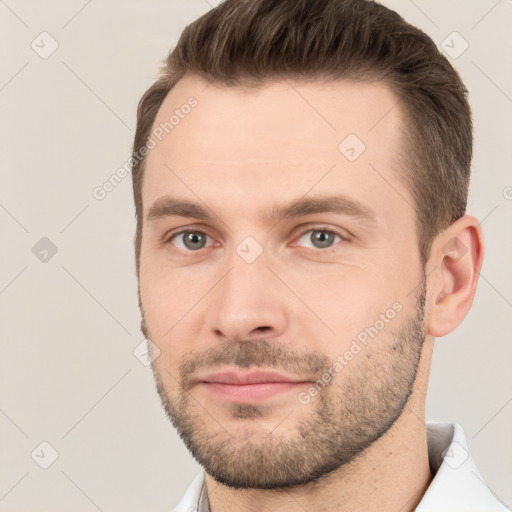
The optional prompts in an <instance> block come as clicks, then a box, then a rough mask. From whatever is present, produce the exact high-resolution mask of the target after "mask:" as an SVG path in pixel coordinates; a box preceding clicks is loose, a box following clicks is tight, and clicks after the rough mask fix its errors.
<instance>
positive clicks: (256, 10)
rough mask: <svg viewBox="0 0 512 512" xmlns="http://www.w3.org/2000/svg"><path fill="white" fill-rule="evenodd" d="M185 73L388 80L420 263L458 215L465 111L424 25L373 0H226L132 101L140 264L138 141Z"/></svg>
mask: <svg viewBox="0 0 512 512" xmlns="http://www.w3.org/2000/svg"><path fill="white" fill-rule="evenodd" d="M184 76H197V77H199V78H202V79H204V80H206V81H208V82H215V83H218V84H222V85H225V86H228V87H236V86H246V87H247V86H252V87H258V86H261V85H263V84H264V83H265V82H266V81H269V80H271V79H279V78H283V79H286V78H292V79H293V78H295V79H302V80H336V79H350V80H354V79H355V80H372V81H382V82H384V83H387V84H388V85H389V86H390V87H391V89H392V90H393V92H394V93H395V94H396V96H397V98H398V100H399V101H400V104H401V106H402V109H403V112H404V114H405V116H406V121H407V130H406V131H405V130H404V132H405V133H406V136H405V137H404V141H403V146H404V147H403V156H402V159H401V167H403V169H402V171H403V172H402V173H401V176H402V177H403V178H404V179H405V180H406V183H407V185H408V187H409V190H410V191H411V193H412V196H413V199H414V202H415V208H416V215H417V233H418V239H419V251H420V256H421V259H422V262H423V263H425V262H426V261H427V259H428V256H429V253H430V247H431V244H432V241H433V239H434V238H435V236H436V235H437V234H438V233H439V232H440V231H442V230H443V229H445V228H446V227H448V226H449V225H450V224H451V223H452V222H454V221H455V220H457V219H458V218H460V217H461V216H462V215H464V212H465V209H466V202H467V194H468V186H469V176H470V166H471V157H472V143H473V140H472V121H471V111H470V108H469V105H468V102H467V99H466V94H465V92H466V91H465V88H464V85H463V83H462V81H461V79H460V77H459V75H458V74H457V72H456V71H455V70H454V68H453V67H452V66H451V64H450V63H449V62H448V60H447V59H446V58H445V57H444V56H443V55H442V54H441V53H440V52H439V50H438V49H437V47H436V45H435V43H434V42H433V41H432V40H431V39H430V38H429V37H428V36H427V35H426V34H425V33H424V32H422V31H421V30H419V29H418V28H416V27H413V26H412V25H410V24H408V23H407V22H406V21H405V20H404V19H403V18H401V17H400V16H399V15H398V14H397V13H396V12H394V11H392V10H391V9H388V8H387V7H384V6H383V5H380V4H378V3H376V2H373V1H370V0H225V1H223V2H222V3H220V4H219V5H218V6H217V7H215V8H213V9H211V10H210V11H209V12H208V13H206V14H205V15H203V16H201V17H200V18H198V19H197V20H196V21H194V22H193V23H191V24H190V25H188V26H187V27H186V28H185V30H184V31H183V33H182V34H181V37H180V39H179V41H178V44H177V45H176V47H175V48H174V50H173V51H171V52H170V53H169V55H168V57H167V58H166V60H165V64H164V66H163V67H162V70H161V74H160V77H159V78H158V79H157V80H156V82H155V83H154V84H153V85H152V86H151V87H150V88H149V89H148V90H147V91H146V93H145V94H144V95H143V97H142V98H141V100H140V102H139V106H138V111H137V130H136V133H135V140H134V145H133V154H134V157H135V156H137V158H134V159H133V160H132V161H133V162H134V164H133V167H132V173H133V191H134V198H135V208H136V215H137V232H136V235H135V250H136V260H137V272H138V270H139V259H140V245H141V240H142V212H143V209H142V181H143V175H144V162H145V159H144V158H141V157H140V156H139V155H140V153H139V151H140V148H141V147H143V146H144V144H145V143H146V140H147V138H148V136H149V135H150V133H151V130H152V125H153V122H154V120H155V118H156V115H157V112H158V110H159V108H160V106H161V105H162V103H163V101H164V99H165V97H166V96H167V94H168V93H169V91H170V90H171V89H172V88H173V87H174V86H175V85H176V83H177V82H178V81H179V80H180V79H181V78H183V77H184Z"/></svg>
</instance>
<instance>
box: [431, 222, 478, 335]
mask: <svg viewBox="0 0 512 512" xmlns="http://www.w3.org/2000/svg"><path fill="white" fill-rule="evenodd" d="M483 258H484V245H483V234H482V227H481V225H480V222H479V221H478V220H477V219H475V218H474V217H471V216H470V215H464V217H461V218H460V219H458V220H457V221H455V222H454V223H453V224H451V225H450V226H449V227H448V228H447V229H446V230H445V231H443V232H442V233H440V234H439V235H438V236H437V237H436V238H435V240H434V242H433V244H432V248H431V252H430V257H429V260H428V265H427V269H428V275H429V277H428V285H427V297H428V299H427V300H428V305H427V310H428V313H427V319H428V320H427V326H426V327H427V333H428V334H430V335H431V336H434V337H439V336H444V335H446V334H448V333H449V332H451V331H453V330H454V329H455V328H456V327H457V326H458V325H459V324H460V323H461V322H462V320H463V319H464V317H465V316H466V314H467V313H468V311H469V309H470V307H471V304H472V303H473V298H474V297H475V293H476V285H477V282H478V277H479V275H480V269H481V268H482V262H483Z"/></svg>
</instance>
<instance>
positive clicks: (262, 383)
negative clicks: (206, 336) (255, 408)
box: [199, 371, 310, 403]
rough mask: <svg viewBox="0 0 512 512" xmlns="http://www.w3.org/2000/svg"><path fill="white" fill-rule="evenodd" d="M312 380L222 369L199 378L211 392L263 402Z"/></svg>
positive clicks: (239, 400)
mask: <svg viewBox="0 0 512 512" xmlns="http://www.w3.org/2000/svg"><path fill="white" fill-rule="evenodd" d="M309 383H310V381H308V380H304V379H301V378H299V377H290V376H287V375H283V374H281V373H278V372H269V371H249V372H239V371H220V372H214V373H210V374H208V375H206V376H205V377H203V378H201V379H200V380H199V384H201V385H202V386H203V387H204V388H206V389H207V391H209V392H210V393H211V394H213V395H215V396H217V397H218V398H221V399H222V400H226V401H229V402H234V403H254V402H261V401H264V400H267V399H268V398H271V397H273V396H275V395H278V394H281V393H284V392H286V391H291V390H298V389H299V388H300V387H301V386H304V384H309Z"/></svg>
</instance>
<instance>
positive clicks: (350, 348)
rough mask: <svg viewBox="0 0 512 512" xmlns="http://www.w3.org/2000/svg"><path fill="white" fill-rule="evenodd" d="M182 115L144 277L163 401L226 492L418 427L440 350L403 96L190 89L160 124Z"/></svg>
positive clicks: (153, 208)
mask: <svg viewBox="0 0 512 512" xmlns="http://www.w3.org/2000/svg"><path fill="white" fill-rule="evenodd" d="M191 96H193V97H194V98H195V100H197V105H195V106H194V108H192V109H191V108H183V107H182V106H183V105H186V104H187V100H188V99H189V98H190V97H191ZM176 109H178V113H176ZM186 112H188V113H186ZM178 114H179V116H178ZM173 115H175V118H174V120H173V126H174V127H173V129H172V130H171V131H169V133H168V134H167V135H165V136H164V137H163V138H162V140H161V141H158V140H157V139H155V140H156V141H157V145H156V147H155V148H154V149H152V151H151V152H150V154H149V155H148V158H147V162H146V173H145V177H144V183H143V190H142V197H143V205H144V213H143V215H144V219H143V237H142V244H141V258H140V276H139V278H140V298H141V304H142V311H143V316H144V324H143V330H144V333H145V335H146V336H147V337H148V338H149V339H150V340H151V341H152V342H153V344H154V345H156V347H158V349H159V351H160V355H159V356H158V357H157V358H156V359H155V360H154V361H153V371H154V375H155V379H156V382H157V388H158V391H159V393H160V396H161V399H162V402H163V405H164V407H165V409H166V411H167V413H168V414H169V417H170V418H171V419H172V421H173V423H174V425H175V426H176V427H177V429H178V432H179V433H180V435H181V436H182V438H183V439H184V441H185V443H186V444H187V446H188V447H189V448H190V450H191V451H192V453H193V454H194V456H195V457H196V458H197V460H198V461H199V462H200V463H201V464H202V465H203V466H204V467H205V469H206V471H207V472H208V473H209V474H210V475H212V476H213V477H214V478H215V479H217V480H218V481H220V482H223V483H226V484H228V485H231V486H235V487H255V488H277V487H287V486H292V485H297V484H302V483H305V482H308V481H312V480H314V479H316V478H318V477H320V476H322V475H324V474H327V473H329V472H331V471H333V470H335V469H337V468H339V467H341V466H342V465H343V464H346V463H347V462H349V461H351V460H352V459H353V458H354V457H355V456H356V455H358V454H359V453H361V452H362V451H363V450H364V449H365V448H367V447H368V446H370V445H371V444H372V443H373V442H374V441H375V440H376V439H378V438H379V437H380V436H381V435H382V434H384V433H385V432H386V431H387V430H388V428H389V427H390V426H391V425H392V424H393V423H394V421H395V420H396V419H397V418H398V417H399V416H400V414H401V412H402V410H403V407H404V405H405V404H406V402H407V399H408V397H409V395H410V393H411V391H412V386H413V383H414V379H415V375H416V369H417V366H418V361H419V357H420V352H421V348H422V343H423V340H424V330H423V315H424V311H423V309H424V308H423V305H424V287H423V278H424V274H423V268H422V266H421V264H420V258H419V253H418V241H417V236H416V227H415V220H416V218H415V212H414V209H413V207H412V206H411V205H412V203H413V201H412V199H411V194H410V193H409V191H408V190H407V188H406V187H405V186H404V185H403V184H402V182H401V181H400V179H399V172H400V171H399V168H398V160H399V143H400V139H401V136H402V135H401V133H402V132H401V130H405V127H404V121H403V118H402V115H401V111H400V108H399V107H398V106H397V99H396V97H395V96H394V95H393V94H392V93H391V92H390V90H389V89H388V88H387V87H386V86H385V85H383V84H379V83H373V84H370V83H350V82H346V81H338V82H336V83H330V84H326V83H320V82H311V83H308V84H305V83H300V84H299V83H297V82H284V81H283V82H275V83H269V84H266V85H265V86H263V87H262V88H260V89H242V88H227V87H222V86H216V85H214V84H210V85H208V86H207V84H206V83H204V82H202V81H200V80H199V79H196V78H186V79H184V80H182V81H181V82H179V83H178V84H177V86H176V87H175V88H174V89H173V90H172V91H171V93H170V94H169V95H168V97H167V98H166V100H165V101H164V103H163V105H162V107H161V108H160V110H159V113H158V115H157V119H156V121H155V123H154V125H153V128H154V129H155V128H156V127H158V126H159V125H160V123H165V122H166V121H169V118H170V117H171V116H173ZM176 116H178V117H179V121H178V122H176V119H177V117H176ZM160 133H161V131H160ZM363 144H364V145H363Z"/></svg>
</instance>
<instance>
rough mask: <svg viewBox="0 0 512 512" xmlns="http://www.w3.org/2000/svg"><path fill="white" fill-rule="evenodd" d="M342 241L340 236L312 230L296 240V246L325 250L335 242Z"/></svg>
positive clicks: (326, 231) (323, 230)
mask: <svg viewBox="0 0 512 512" xmlns="http://www.w3.org/2000/svg"><path fill="white" fill-rule="evenodd" d="M341 240H343V238H341V236H340V235H337V234H336V233H334V232H332V231H329V230H326V229H312V230H310V231H306V233H304V234H303V235H302V236H301V237H300V238H299V240H298V243H297V245H302V246H303V247H313V248H314V249H326V248H329V247H331V246H332V245H334V244H335V243H336V242H340V241H341Z"/></svg>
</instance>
